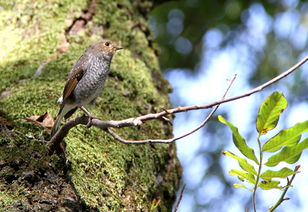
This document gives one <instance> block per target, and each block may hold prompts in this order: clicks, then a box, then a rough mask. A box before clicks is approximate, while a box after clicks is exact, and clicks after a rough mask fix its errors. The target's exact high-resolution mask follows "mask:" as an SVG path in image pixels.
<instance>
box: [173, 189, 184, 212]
mask: <svg viewBox="0 0 308 212" xmlns="http://www.w3.org/2000/svg"><path fill="white" fill-rule="evenodd" d="M185 188H186V184H184V185H183V188H182V190H181V193H180V197H179V200H178V202H177V203H176V206H175V208H174V211H173V212H177V210H178V208H179V206H180V203H181V201H182V198H183V193H184V191H185Z"/></svg>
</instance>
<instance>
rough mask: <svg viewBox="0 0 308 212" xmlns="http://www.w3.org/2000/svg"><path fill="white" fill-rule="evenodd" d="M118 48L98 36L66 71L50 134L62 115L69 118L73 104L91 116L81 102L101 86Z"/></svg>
mask: <svg viewBox="0 0 308 212" xmlns="http://www.w3.org/2000/svg"><path fill="white" fill-rule="evenodd" d="M120 49H122V47H120V46H117V45H116V44H115V43H113V42H112V41H107V40H102V41H98V42H95V43H93V44H92V45H90V46H89V47H88V48H87V49H86V50H85V52H84V54H83V55H82V56H81V57H80V58H79V59H78V61H77V62H76V63H75V65H74V66H73V68H72V70H71V71H70V74H69V76H68V80H67V82H66V84H65V87H64V90H63V95H62V97H60V99H59V100H58V101H59V102H60V103H61V106H60V111H59V113H58V116H57V118H56V121H55V124H54V126H53V128H52V131H51V136H53V135H54V134H55V133H56V132H57V129H58V127H59V124H60V121H61V119H62V117H64V118H65V119H67V118H69V117H70V116H71V115H72V114H73V113H74V112H75V111H76V110H77V108H80V109H81V110H83V111H84V112H85V113H86V114H87V115H88V116H89V117H90V118H92V117H93V116H92V115H91V114H90V113H89V112H88V111H87V110H86V109H85V108H84V106H85V105H88V104H91V105H93V104H94V103H95V100H96V98H97V97H98V96H99V94H100V92H101V91H102V89H103V86H104V82H105V80H106V78H107V75H108V72H109V68H110V63H111V60H112V57H113V55H114V53H115V52H116V51H117V50H120Z"/></svg>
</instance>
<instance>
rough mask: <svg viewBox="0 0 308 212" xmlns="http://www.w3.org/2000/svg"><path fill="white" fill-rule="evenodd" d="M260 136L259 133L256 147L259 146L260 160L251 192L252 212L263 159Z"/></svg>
mask: <svg viewBox="0 0 308 212" xmlns="http://www.w3.org/2000/svg"><path fill="white" fill-rule="evenodd" d="M260 137H261V134H260V135H259V136H258V147H259V154H260V155H259V157H260V159H259V160H260V161H259V168H258V174H257V179H256V182H255V187H254V189H253V193H252V205H253V211H254V212H257V202H256V194H257V189H258V184H259V180H260V175H261V169H262V161H263V152H262V145H261V141H260Z"/></svg>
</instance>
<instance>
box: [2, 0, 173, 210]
mask: <svg viewBox="0 0 308 212" xmlns="http://www.w3.org/2000/svg"><path fill="white" fill-rule="evenodd" d="M30 2H31V3H30ZM86 5H87V1H81V0H76V1H73V2H72V1H60V0H59V1H57V0H53V1H51V0H50V1H37V2H36V1H35V2H34V3H33V1H30V0H20V1H15V3H12V4H10V3H7V5H0V6H2V7H3V8H5V9H3V10H0V15H2V17H5V18H4V19H3V20H2V23H1V24H2V25H3V26H4V27H2V28H1V32H0V42H2V41H3V40H4V39H8V48H7V51H6V52H0V57H2V60H1V62H0V66H1V69H0V74H1V76H2V77H1V79H0V92H1V91H2V90H8V91H9V92H10V93H9V95H8V96H7V97H6V98H4V99H0V115H1V116H2V117H4V118H5V119H6V120H8V121H9V122H10V123H11V124H12V125H13V129H14V130H13V131H14V132H12V133H13V134H14V133H15V134H18V135H22V138H21V139H16V138H14V137H10V136H5V135H0V142H1V143H4V144H5V145H9V146H10V148H8V149H9V150H10V154H12V155H13V156H14V155H16V154H14V151H17V152H18V157H21V158H24V159H25V160H29V161H28V163H29V164H28V165H27V169H35V170H39V169H44V168H46V167H45V165H42V164H50V163H51V164H55V165H54V166H59V160H54V159H53V158H55V157H56V156H52V157H50V156H48V155H46V147H45V146H44V145H43V144H44V142H45V141H44V140H45V138H46V137H47V133H46V132H44V133H42V129H41V128H40V127H38V126H36V125H34V124H32V123H29V122H26V121H24V118H25V117H29V116H33V115H41V114H44V113H45V112H48V113H50V114H52V115H53V116H55V115H56V114H57V112H58V105H57V104H56V100H57V98H58V97H59V96H60V95H61V92H62V89H63V86H64V83H65V79H66V76H67V73H68V72H69V70H70V68H71V67H72V65H73V64H74V63H75V62H76V60H77V59H78V58H79V56H80V55H81V54H82V52H83V51H84V49H85V48H86V47H87V46H88V45H89V43H91V42H93V41H95V40H98V39H101V36H103V38H104V39H111V40H114V41H116V42H118V43H119V44H120V45H122V46H124V47H125V50H121V51H119V52H117V54H116V55H115V56H114V59H113V63H112V65H111V73H110V77H109V78H108V80H107V82H106V84H105V89H104V91H103V93H102V95H101V96H100V97H99V98H98V100H97V103H96V105H95V107H93V108H90V109H89V110H90V111H91V113H92V114H95V115H96V116H98V117H101V118H102V119H103V120H120V119H125V118H129V117H133V116H137V115H140V114H146V113H148V112H155V111H159V110H162V109H164V108H168V107H170V105H169V100H168V97H167V94H166V88H167V87H169V85H168V84H167V83H166V81H164V80H163V78H162V75H161V73H160V71H159V65H158V61H157V57H156V55H155V53H154V51H153V49H152V47H150V45H149V38H148V36H149V35H146V34H147V33H145V31H147V30H148V24H147V22H146V20H145V19H144V17H143V16H142V15H141V14H140V10H138V9H137V8H135V7H133V6H132V4H131V1H128V0H119V1H111V0H108V1H98V2H97V5H96V14H95V16H94V17H93V19H92V20H91V21H90V22H88V23H87V25H86V28H85V29H84V30H82V31H81V32H80V33H78V35H76V36H67V39H68V41H69V43H70V49H69V51H67V52H65V53H63V54H58V53H56V52H57V49H58V48H59V45H60V41H59V40H60V38H61V37H63V36H64V32H65V30H66V29H67V27H68V26H69V25H70V24H71V23H72V20H73V18H75V17H78V16H80V13H81V11H82V10H83V8H86ZM141 6H142V7H143V9H144V10H147V9H148V7H149V6H150V5H149V4H143V5H141ZM46 9H48V13H47V12H46ZM139 9H140V8H139ZM141 9H142V8H141ZM15 15H16V17H15ZM55 23H56V24H55ZM30 29H32V31H34V32H35V33H29V30H30ZM3 34H4V35H3ZM1 39H2V40H1ZM47 60H50V61H49V62H48V63H47V64H46V66H45V67H44V69H43V72H42V74H41V75H40V76H38V77H33V74H34V73H35V71H36V69H37V67H38V66H39V65H40V64H41V63H43V62H45V61H47ZM153 76H154V77H153ZM21 80H22V81H21ZM81 114H82V112H80V111H78V112H77V113H76V115H81ZM76 115H75V116H76ZM117 132H118V134H119V135H121V136H123V137H125V138H129V139H145V138H149V137H150V138H153V137H154V138H155V137H156V138H161V137H166V136H170V134H171V133H170V128H169V127H168V126H167V125H165V124H164V123H162V122H160V121H151V122H148V123H146V124H145V125H143V126H142V127H131V128H125V129H118V130H117ZM24 142H26V144H25V143H24ZM65 142H66V145H67V146H66V153H65V156H66V159H67V163H68V165H69V167H70V169H69V171H68V175H69V177H70V180H71V182H72V184H73V186H74V188H75V190H76V192H77V194H78V196H80V198H81V199H82V200H83V201H84V202H85V204H86V205H87V206H89V207H92V208H96V209H98V210H100V211H118V210H120V209H126V210H137V211H138V210H147V209H148V208H149V207H150V206H151V203H152V201H153V199H155V198H161V199H162V203H161V209H163V208H170V204H171V203H172V202H170V200H169V199H166V200H165V202H164V195H166V194H168V195H167V196H168V197H169V198H171V201H172V198H174V195H175V192H176V186H175V185H177V183H178V177H179V176H178V172H177V170H176V168H177V167H178V163H177V162H173V164H172V165H171V166H172V168H171V169H170V168H168V166H170V164H169V165H168V164H166V163H169V162H170V160H171V159H170V156H171V155H172V154H171V155H170V153H169V146H168V145H163V144H151V145H150V144H149V145H125V144H122V143H119V142H118V141H115V140H114V139H112V138H111V137H110V136H109V135H108V134H106V133H105V132H102V131H100V130H99V129H96V128H94V127H92V128H90V129H86V128H85V127H84V126H78V127H76V128H74V129H72V130H71V131H70V133H69V135H68V136H67V138H66V139H65ZM33 152H39V153H40V154H42V155H43V156H42V157H41V158H40V160H37V161H31V155H32V153H33ZM15 153H16V152H15ZM0 154H1V157H2V155H5V157H7V156H8V155H9V153H8V151H7V150H4V149H0ZM13 156H10V157H8V158H7V160H6V161H5V163H9V161H13V160H14V157H13ZM173 156H174V153H173ZM41 166H42V167H41ZM172 169H174V170H172ZM165 175H166V176H165ZM160 176H163V178H166V179H164V180H165V181H164V182H160V181H159V180H158V179H159V178H161V177H160ZM0 188H1V191H2V190H3V191H4V193H3V194H2V196H0V200H3V201H4V202H5V205H10V204H11V203H12V204H13V203H14V198H15V196H16V195H17V196H19V197H18V198H19V199H23V198H24V194H22V192H21V193H20V192H16V191H13V190H14V189H12V186H11V185H3V184H1V183H0ZM2 188H3V189H2ZM20 189H21V190H23V189H26V188H23V187H20ZM18 198H17V199H18ZM11 200H12V201H11ZM0 202H1V201H0Z"/></svg>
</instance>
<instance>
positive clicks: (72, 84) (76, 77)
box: [63, 67, 85, 102]
mask: <svg viewBox="0 0 308 212" xmlns="http://www.w3.org/2000/svg"><path fill="white" fill-rule="evenodd" d="M84 73H85V70H84V69H83V68H81V67H80V68H78V69H76V70H75V72H74V73H72V75H71V76H70V78H69V79H68V80H67V82H66V84H65V87H64V90H63V102H64V101H65V100H66V99H67V98H68V97H69V96H70V95H71V94H72V92H73V91H74V89H75V88H76V86H77V84H78V82H79V81H80V80H81V78H82V76H83V75H84Z"/></svg>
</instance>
